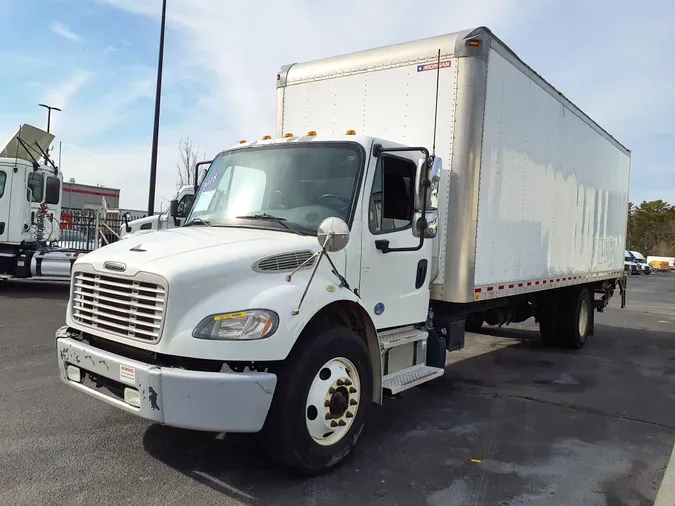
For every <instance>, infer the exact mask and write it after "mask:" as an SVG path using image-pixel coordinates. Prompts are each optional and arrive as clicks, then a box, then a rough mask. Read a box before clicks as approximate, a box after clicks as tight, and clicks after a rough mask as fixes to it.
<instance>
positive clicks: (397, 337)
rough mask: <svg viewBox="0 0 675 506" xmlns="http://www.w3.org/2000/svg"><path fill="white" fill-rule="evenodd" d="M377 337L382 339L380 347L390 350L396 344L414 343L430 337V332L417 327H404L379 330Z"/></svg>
mask: <svg viewBox="0 0 675 506" xmlns="http://www.w3.org/2000/svg"><path fill="white" fill-rule="evenodd" d="M377 337H378V338H379V339H380V348H381V349H382V350H388V349H389V348H393V347H395V346H401V345H403V344H407V343H414V342H416V341H421V340H422V339H426V338H427V337H429V332H427V331H426V330H420V329H416V328H415V327H408V328H404V329H400V328H398V329H392V330H385V331H383V332H379V333H378V334H377Z"/></svg>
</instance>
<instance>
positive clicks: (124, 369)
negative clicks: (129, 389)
mask: <svg viewBox="0 0 675 506" xmlns="http://www.w3.org/2000/svg"><path fill="white" fill-rule="evenodd" d="M120 381H121V382H122V383H127V384H129V385H135V384H136V369H134V368H133V367H131V366H128V365H122V364H120Z"/></svg>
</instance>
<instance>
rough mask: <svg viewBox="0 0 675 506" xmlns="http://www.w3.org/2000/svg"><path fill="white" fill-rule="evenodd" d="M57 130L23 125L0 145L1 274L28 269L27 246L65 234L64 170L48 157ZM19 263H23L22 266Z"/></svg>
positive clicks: (49, 241)
mask: <svg viewBox="0 0 675 506" xmlns="http://www.w3.org/2000/svg"><path fill="white" fill-rule="evenodd" d="M52 140H53V136H52V135H51V134H48V133H47V132H44V131H43V130H40V129H38V128H35V127H32V126H31V125H23V126H22V127H21V128H20V129H19V132H17V134H16V135H15V136H14V137H13V138H12V139H11V140H10V141H9V142H8V143H7V145H6V146H5V148H4V149H3V150H2V151H0V255H1V256H0V275H2V276H14V275H15V274H17V271H18V272H19V273H21V271H22V270H23V265H21V264H22V260H21V259H20V258H19V257H20V256H21V255H22V254H23V252H25V251H32V250H35V249H37V248H38V247H44V246H45V245H48V244H53V243H56V242H57V241H58V240H59V238H60V227H59V218H60V216H61V187H62V183H63V175H62V174H61V171H60V170H59V169H58V168H57V167H56V166H55V165H53V164H52V163H51V162H50V161H49V160H46V159H44V158H43V155H44V154H45V153H47V149H48V148H49V145H50V144H51V142H52ZM17 266H18V267H17Z"/></svg>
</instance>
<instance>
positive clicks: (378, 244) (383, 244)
mask: <svg viewBox="0 0 675 506" xmlns="http://www.w3.org/2000/svg"><path fill="white" fill-rule="evenodd" d="M375 248H376V249H379V250H380V251H381V252H382V253H389V240H387V239H378V240H377V241H375Z"/></svg>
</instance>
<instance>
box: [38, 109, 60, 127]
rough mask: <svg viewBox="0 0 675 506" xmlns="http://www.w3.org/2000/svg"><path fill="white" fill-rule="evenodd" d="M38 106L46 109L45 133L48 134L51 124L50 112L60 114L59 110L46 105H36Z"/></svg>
mask: <svg viewBox="0 0 675 506" xmlns="http://www.w3.org/2000/svg"><path fill="white" fill-rule="evenodd" d="M38 105H39V106H40V107H44V108H45V109H47V133H49V127H50V126H51V124H52V110H54V111H59V112H61V109H59V108H58V107H52V106H51V105H46V104H38Z"/></svg>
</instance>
